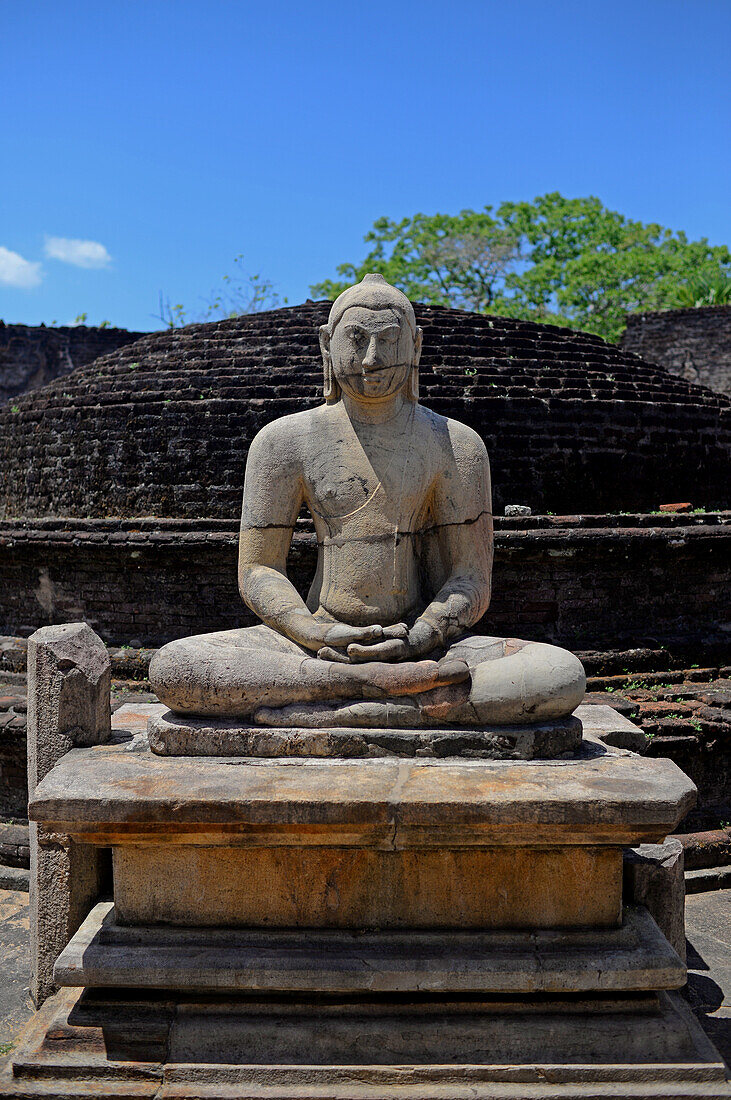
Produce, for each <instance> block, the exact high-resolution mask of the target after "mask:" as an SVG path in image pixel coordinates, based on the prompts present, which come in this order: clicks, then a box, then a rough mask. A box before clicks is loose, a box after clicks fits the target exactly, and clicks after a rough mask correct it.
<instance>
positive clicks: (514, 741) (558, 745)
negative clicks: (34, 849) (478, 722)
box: [147, 711, 582, 760]
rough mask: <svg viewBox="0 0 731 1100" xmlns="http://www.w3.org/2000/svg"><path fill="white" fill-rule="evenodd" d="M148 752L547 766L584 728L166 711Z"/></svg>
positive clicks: (576, 724)
mask: <svg viewBox="0 0 731 1100" xmlns="http://www.w3.org/2000/svg"><path fill="white" fill-rule="evenodd" d="M147 732H148V738H149V742H150V748H151V749H152V751H153V752H154V753H157V754H158V755H159V756H251V757H297V756H317V757H333V756H334V757H350V758H353V757H378V756H426V757H450V756H457V757H468V758H470V757H471V758H473V759H485V760H546V759H551V758H552V757H557V756H564V755H565V754H566V753H574V752H576V751H577V750H578V749H579V747H580V745H581V738H582V727H581V722H580V721H579V719H578V718H575V717H573V716H570V717H569V718H565V719H563V720H562V721H559V722H547V723H545V724H542V725H539V726H492V727H490V726H487V727H485V726H483V727H481V728H479V729H468V728H465V727H464V726H461V727H459V728H454V729H450V728H445V729H417V730H405V729H361V728H355V727H340V728H333V729H301V728H297V727H293V728H284V727H282V728H271V727H263V726H252V725H248V724H244V723H242V721H241V720H240V719H238V720H237V719H235V718H234V719H225V718H219V719H211V718H186V717H183V716H181V715H179V714H173V713H172V711H167V712H166V713H165V714H163V715H159V716H158V715H155V716H153V717H151V718H150V722H149V725H148V727H147Z"/></svg>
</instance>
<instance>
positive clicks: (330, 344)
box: [320, 275, 421, 404]
mask: <svg viewBox="0 0 731 1100" xmlns="http://www.w3.org/2000/svg"><path fill="white" fill-rule="evenodd" d="M320 347H321V349H322V362H323V366H324V370H325V384H324V395H325V400H326V401H327V402H328V404H332V403H334V402H335V401H338V400H339V399H340V395H341V393H342V391H343V390H345V392H346V393H347V394H349V395H350V396H351V397H353V398H355V399H356V400H358V401H380V400H382V399H383V398H384V397H390V396H391V395H392V394H395V393H398V391H399V390H403V392H404V396H405V397H408V398H409V399H410V400H412V401H417V400H418V397H419V358H420V356H421V329H420V328H418V327H417V324H416V318H415V316H414V308H413V306H412V305H411V302H410V301H409V299H408V298H407V297H406V295H405V294H404V293H402V291H400V290H397V289H396V287H393V286H391V285H390V284H389V283H387V282H386V280H385V279H384V277H383V275H366V276H364V278H363V281H362V282H360V283H356V284H355V286H351V287H348V289H347V290H344V291H343V293H342V294H341V295H340V297H339V298H336V299H335V301H334V302H333V304H332V309H331V310H330V316H329V318H328V322H327V324H326V325H323V326H322V328H321V329H320Z"/></svg>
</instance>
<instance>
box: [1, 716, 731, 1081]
mask: <svg viewBox="0 0 731 1100" xmlns="http://www.w3.org/2000/svg"><path fill="white" fill-rule="evenodd" d="M597 709H598V708H597ZM588 725H589V723H587V726H588ZM607 725H611V722H610V723H607ZM604 732H607V731H606V730H605V731H604ZM601 734H602V730H601V729H598V728H594V729H593V730H592V732H591V733H590V734H588V735H587V736H586V737H585V740H584V742H583V744H582V746H581V748H580V750H578V751H577V752H575V753H574V754H573V755H571V756H570V757H569V758H566V759H558V760H528V761H521V760H484V759H460V758H456V757H448V758H443V759H434V758H407V759H404V758H398V757H379V758H376V759H355V760H346V759H337V758H311V759H306V758H297V759H291V758H289V759H271V758H268V759H247V758H245V757H240V756H239V757H228V758H225V757H211V756H208V757H199V758H195V757H190V756H189V757H180V756H178V757H167V758H165V757H161V756H158V755H155V754H153V753H152V752H151V751H150V750H149V746H148V743H147V740H146V737H145V736H144V735H136V736H135V735H129V736H128V737H127V739H126V740H118V741H116V742H113V743H111V744H108V745H100V746H95V747H91V748H81V749H74V750H72V751H71V752H69V753H68V754H67V755H65V756H64V757H63V758H62V759H61V760H60V762H59V763H58V764H57V765H56V767H55V768H53V769H52V771H50V772H49V774H48V775H47V776H46V777H45V779H44V780H43V781H42V783H40V784H39V786H38V787H37V789H36V791H35V795H34V797H33V800H32V802H31V806H30V814H31V818H32V819H33V820H34V821H36V822H37V823H39V825H42V826H43V827H44V828H45V829H48V830H57V831H62V832H63V833H64V834H66V835H68V836H70V837H71V838H72V839H73V840H74V842H75V843H77V844H83V845H91V846H96V847H99V848H107V847H108V848H111V849H112V851H113V862H114V898H113V899H110V900H109V901H106V902H100V903H98V904H96V905H95V906H93V907H92V908H91V910H90V912H89V914H88V916H87V919H86V920H85V922H84V923H83V924H82V926H81V927H80V928H79V930H78V931H77V932H76V934H75V935H74V936H73V937H72V939H71V941H70V943H69V944H68V945H67V946H66V947H65V949H64V950H63V951H62V952H61V954H60V957H59V958H58V960H57V962H56V967H55V979H56V982H57V983H58V984H59V985H60V986H62V987H63V988H62V990H61V992H60V993H58V994H56V996H54V997H53V998H51V999H50V1000H49V1001H48V1002H47V1004H46V1005H45V1006H44V1008H43V1010H42V1011H41V1012H40V1013H39V1014H37V1016H36V1017H35V1018H34V1020H33V1021H32V1022H31V1025H30V1026H29V1028H28V1031H27V1033H26V1035H25V1038H24V1040H23V1042H22V1043H21V1044H20V1046H19V1048H18V1049H17V1050H16V1052H15V1053H14V1055H13V1058H12V1061H11V1064H10V1068H9V1069H8V1071H7V1072H6V1076H5V1078H4V1080H3V1083H2V1086H1V1087H0V1094H2V1095H8V1096H16V1097H17V1096H27V1097H30V1096H42V1095H49V1092H48V1090H49V1087H51V1083H52V1095H54V1096H56V1097H69V1098H70V1097H81V1096H87V1095H89V1089H91V1092H92V1094H96V1095H98V1094H99V1087H100V1083H101V1080H102V1079H103V1088H102V1092H103V1095H105V1096H110V1097H122V1096H124V1097H130V1096H135V1097H148V1096H149V1097H153V1096H154V1097H156V1098H157V1100H172V1098H173V1097H176V1098H183V1097H187V1098H192V1097H210V1098H214V1097H220V1098H223V1097H238V1098H241V1097H251V1098H254V1097H261V1098H264V1097H266V1098H268V1100H295V1098H297V1100H301V1098H303V1097H313V1098H315V1097H318V1098H323V1100H324V1098H326V1097H327V1098H331V1100H338V1098H340V1100H353V1098H356V1097H357V1098H358V1100H381V1098H385V1097H390V1096H393V1097H400V1098H403V1100H417V1098H419V1100H431V1098H433V1100H464V1097H465V1096H467V1095H470V1096H474V1097H476V1098H478V1100H479V1098H484V1100H487V1098H493V1100H494V1098H505V1100H507V1098H511V1100H516V1098H518V1097H520V1100H530V1098H532V1097H535V1098H536V1100H539V1098H541V1100H552V1098H556V1100H558V1098H565V1100H568V1098H576V1097H580V1096H586V1097H593V1098H597V1100H602V1098H604V1097H606V1098H609V1097H636V1098H640V1097H649V1096H663V1097H668V1098H672V1097H678V1098H679V1097H692V1096H697V1097H704V1098H706V1100H712V1098H716V1097H718V1098H720V1097H722V1096H729V1095H731V1093H730V1092H729V1091H728V1089H727V1086H726V1084H725V1078H724V1070H723V1065H722V1063H721V1060H720V1058H719V1056H718V1054H717V1053H716V1052H715V1050H714V1049H713V1047H712V1046H711V1044H710V1043H709V1041H708V1040H707V1039H706V1037H705V1036H704V1034H703V1032H702V1031H701V1030H700V1028H699V1027H698V1025H697V1024H696V1023H695V1021H694V1019H693V1017H692V1015H691V1014H690V1012H689V1010H688V1009H687V1007H686V1006H685V1004H684V1002H683V1000H682V998H679V997H678V995H677V990H679V989H680V988H681V987H682V986H683V984H684V982H685V967H684V965H683V962H682V961H681V959H680V958H679V957H678V954H677V953H676V951H675V950H674V949H673V948H672V947H671V945H670V944H669V943H668V941H667V939H666V937H665V936H664V935H663V934H662V932H661V931H660V929H659V928H658V927H657V924H656V923H655V921H654V920H653V919H652V917H651V916H650V914H649V913H648V911H647V909H646V908H645V907H644V906H642V905H638V904H634V903H630V902H629V901H628V899H627V898H626V897H623V893H622V867H623V849H624V848H626V847H630V846H631V847H635V848H636V847H637V846H638V845H641V844H657V843H659V842H661V841H662V840H664V838H665V836H666V835H667V834H668V833H669V832H671V831H672V830H673V829H674V828H675V826H676V825H677V822H678V821H679V819H680V818H681V817H682V816H683V815H684V814H685V813H686V812H687V810H688V809H689V807H690V806H691V805H692V802H693V799H694V788H693V785H692V784H691V782H690V781H689V780H688V779H687V777H686V776H685V775H684V774H683V773H682V772H681V771H680V770H679V769H678V768H677V767H676V766H675V765H674V764H673V763H672V762H670V761H668V760H661V759H653V760H646V759H644V758H642V757H640V756H637V755H635V754H634V753H632V752H630V751H628V750H626V749H620V748H612V747H607V745H606V744H604V743H603V741H602V737H601ZM90 1082H91V1085H90ZM3 1090H4V1091H3ZM44 1090H45V1091H44ZM53 1090H55V1091H53Z"/></svg>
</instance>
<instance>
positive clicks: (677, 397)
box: [0, 302, 731, 518]
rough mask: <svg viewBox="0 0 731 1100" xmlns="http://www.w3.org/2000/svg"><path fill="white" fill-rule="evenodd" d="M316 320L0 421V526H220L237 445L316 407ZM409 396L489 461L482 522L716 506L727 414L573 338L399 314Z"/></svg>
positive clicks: (183, 341) (202, 343) (147, 348)
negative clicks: (18, 521)
mask: <svg viewBox="0 0 731 1100" xmlns="http://www.w3.org/2000/svg"><path fill="white" fill-rule="evenodd" d="M328 309H329V303H325V302H314V303H312V302H308V303H307V304H305V305H301V306H295V307H289V308H285V309H278V310H273V311H271V312H268V313H260V314H252V315H250V316H246V317H241V318H237V319H235V320H227V321H219V322H216V323H213V324H204V325H190V326H188V327H187V328H184V329H178V330H173V331H169V332H157V333H152V334H151V335H149V336H146V337H144V338H143V339H141V340H138V341H137V342H136V343H134V344H130V345H128V346H126V347H124V348H120V349H119V350H118V351H115V352H113V353H112V354H110V355H106V356H104V357H103V358H101V359H98V360H96V361H95V362H94V363H92V364H91V365H89V366H86V367H82V368H80V369H78V370H76V371H74V372H73V373H72V374H71V375H69V376H67V377H66V378H63V379H60V380H58V381H56V382H52V383H51V384H50V385H48V386H46V387H45V388H44V389H41V390H38V391H35V392H34V393H31V394H27V395H25V396H23V397H21V398H18V399H17V400H16V402H15V403H14V404H12V405H9V406H6V407H4V408H3V409H2V411H0V515H5V516H6V517H11V516H13V517H18V516H28V517H31V516H48V515H50V516H54V515H55V516H63V515H72V516H89V517H94V516H141V515H158V516H169V517H193V516H208V517H227V518H232V517H235V516H236V515H237V513H238V510H239V507H240V500H241V490H242V486H243V479H244V466H245V462H246V453H247V449H248V446H249V442H250V441H251V439H252V437H253V435H254V433H255V432H256V431H257V430H258V429H259V428H260V427H262V425H263V424H265V423H267V422H268V421H270V420H273V419H274V418H275V417H278V416H282V415H284V414H285V413H290V412H295V411H297V410H299V409H303V408H306V407H307V406H309V405H312V404H315V403H318V402H319V401H321V399H322V398H321V366H320V355H319V348H318V340H317V329H318V326H319V325H320V324H322V323H323V322H324V321H325V320H326V319H327V313H328ZM416 312H417V318H418V321H419V323H420V324H421V325H422V326H423V327H424V354H423V360H422V370H421V395H422V400H423V401H424V403H425V404H426V405H428V406H429V407H431V408H432V409H434V410H435V411H436V412H439V413H443V414H447V415H452V416H455V417H457V418H459V419H460V420H464V421H466V422H467V423H468V424H470V425H471V426H472V427H473V428H475V429H476V430H477V431H478V432H479V433H480V435H482V436H483V438H484V439H485V442H486V444H487V447H488V450H489V452H490V455H491V459H492V465H493V480H494V486H495V499H496V506H497V508H501V507H502V505H504V504H505V503H521V504H529V505H531V506H532V508H533V509H534V511H539V510H540V511H553V512H556V513H566V512H582V511H583V512H593V513H597V512H607V511H617V510H627V511H630V510H651V509H653V508H656V507H657V506H658V504H659V503H661V502H664V501H668V500H691V501H693V503H694V504H697V505H699V506H700V505H705V506H707V507H718V506H723V505H725V504H727V501H726V500H725V499H724V498H725V496H726V495H727V488H726V482H727V480H728V477H727V475H728V460H729V453H730V450H731V401H729V400H728V398H725V397H724V396H722V395H721V394H717V393H713V392H711V391H710V390H706V389H703V388H701V387H698V386H694V385H692V384H691V383H688V382H685V381H684V380H682V379H680V378H676V377H674V376H672V375H670V374H668V373H667V372H666V371H664V370H663V369H662V368H660V367H654V366H650V365H649V364H647V363H644V362H643V361H642V360H641V359H639V358H637V357H636V356H634V355H631V354H629V353H627V352H623V351H622V350H621V349H620V348H618V347H614V346H612V345H610V344H606V343H605V342H604V341H603V340H601V339H599V338H598V337H595V336H590V335H587V334H585V333H579V332H573V331H571V330H568V329H561V328H556V327H554V326H550V325H538V324H531V323H528V322H525V321H515V320H510V319H507V318H503V317H484V316H481V315H479V314H472V313H465V312H462V311H460V310H452V309H441V308H432V307H425V306H417V307H416Z"/></svg>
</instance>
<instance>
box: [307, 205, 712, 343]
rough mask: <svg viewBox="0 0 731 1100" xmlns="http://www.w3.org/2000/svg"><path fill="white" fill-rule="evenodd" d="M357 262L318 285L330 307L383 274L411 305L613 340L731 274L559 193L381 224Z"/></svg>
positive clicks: (673, 242)
mask: <svg viewBox="0 0 731 1100" xmlns="http://www.w3.org/2000/svg"><path fill="white" fill-rule="evenodd" d="M365 241H366V243H367V244H370V245H371V246H372V247H371V250H370V252H369V253H368V255H367V256H366V258H365V260H364V261H363V262H362V263H361V264H359V265H355V264H342V265H340V267H338V269H337V271H338V274H339V275H340V276H341V277H342V278H341V280H337V281H335V280H326V281H325V282H323V283H319V284H316V285H315V286H313V287H312V288H311V289H312V292H313V293H314V294H315V295H318V296H323V297H328V298H333V297H335V296H336V295H337V294H338V293H339V292H340V291H341V290H342V289H344V288H345V287H346V286H347V285H349V284H350V283H352V282H354V281H355V280H357V279H360V278H362V277H363V275H364V274H365V273H366V272H368V271H379V272H381V274H383V275H384V276H385V277H386V278H387V279H388V280H389V281H390V282H392V283H394V284H395V285H396V286H400V287H401V288H402V290H404V291H405V292H406V293H407V294H409V295H410V297H412V298H413V299H414V300H415V301H422V302H427V303H430V304H433V305H451V306H456V307H458V308H462V309H473V310H475V311H477V312H481V313H495V314H502V315H505V316H510V317H520V318H523V319H526V320H532V321H544V322H550V323H554V324H560V325H566V326H568V327H570V328H577V329H583V330H585V331H587V332H594V333H597V334H598V335H600V336H603V337H604V338H605V339H607V340H618V339H619V337H620V336H621V334H622V331H623V330H624V327H625V316H626V314H627V313H633V312H636V311H638V310H653V309H665V308H672V307H673V306H674V305H675V300H676V297H677V294H678V288H679V287H680V286H683V285H685V284H688V283H690V282H691V281H692V280H694V279H698V278H699V277H701V278H703V279H705V280H708V281H710V282H713V281H714V280H716V281H717V280H721V279H725V278H726V277H728V276H729V275H730V274H731V252H729V249H728V248H727V247H726V246H725V245H721V246H711V245H709V243H708V241H707V240H706V239H702V240H700V241H689V240H688V239H687V237H686V235H685V234H684V233H682V232H681V233H675V232H673V231H672V230H670V229H666V228H664V227H663V226H661V225H657V224H654V223H651V224H645V223H643V222H638V221H632V220H630V219H628V218H625V217H624V216H623V215H622V214H619V213H617V212H616V211H614V210H609V209H607V208H606V207H605V206H604V205H603V204H602V203H601V201H600V200H599V199H597V198H594V197H590V198H585V199H565V198H564V197H563V196H562V195H560V194H559V193H558V192H553V193H551V194H548V195H542V196H539V197H538V198H537V199H535V200H534V201H533V202H518V203H513V202H505V203H503V204H502V205H501V206H499V207H498V209H497V210H496V211H493V208H492V207H489V206H488V207H485V209H484V211H483V212H481V213H477V212H475V211H474V210H463V211H462V213H461V214H458V215H451V216H450V215H443V214H436V215H431V216H430V215H425V214H416V215H415V216H414V217H413V218H404V219H403V220H402V221H400V222H393V221H390V220H389V219H388V218H380V219H379V220H378V221H377V222H375V224H374V226H373V229H372V230H371V231H370V232H369V233H368V234H367V235H366V237H365Z"/></svg>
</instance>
